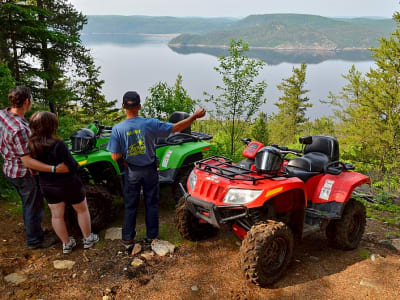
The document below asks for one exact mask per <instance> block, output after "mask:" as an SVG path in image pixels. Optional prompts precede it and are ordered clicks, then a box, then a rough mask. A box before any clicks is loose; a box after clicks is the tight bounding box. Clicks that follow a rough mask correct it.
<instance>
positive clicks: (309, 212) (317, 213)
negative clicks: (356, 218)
mask: <svg viewBox="0 0 400 300" xmlns="http://www.w3.org/2000/svg"><path fill="white" fill-rule="evenodd" d="M306 216H307V217H310V218H318V219H340V216H338V215H337V214H336V213H334V212H327V211H324V210H318V209H314V208H306Z"/></svg>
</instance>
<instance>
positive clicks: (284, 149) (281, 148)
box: [271, 144, 303, 156]
mask: <svg viewBox="0 0 400 300" xmlns="http://www.w3.org/2000/svg"><path fill="white" fill-rule="evenodd" d="M271 146H272V147H274V148H277V149H278V150H279V151H280V152H281V154H285V155H286V154H294V155H297V156H300V155H301V154H302V153H303V151H302V150H297V149H289V148H288V147H286V146H278V145H276V144H272V145H271Z"/></svg>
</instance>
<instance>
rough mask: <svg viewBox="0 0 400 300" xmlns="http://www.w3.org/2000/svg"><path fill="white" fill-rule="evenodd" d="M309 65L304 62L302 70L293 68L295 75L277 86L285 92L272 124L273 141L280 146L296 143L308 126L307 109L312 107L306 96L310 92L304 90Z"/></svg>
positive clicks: (278, 104) (278, 103)
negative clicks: (306, 125)
mask: <svg viewBox="0 0 400 300" xmlns="http://www.w3.org/2000/svg"><path fill="white" fill-rule="evenodd" d="M306 68H307V65H306V64H305V63H304V62H303V63H301V66H300V68H295V67H293V75H292V76H291V77H289V78H285V79H283V81H282V83H281V84H279V85H278V86H277V88H278V90H280V91H282V92H283V96H281V97H279V99H278V102H276V103H275V105H276V106H277V107H278V109H279V111H278V113H277V114H275V115H273V117H272V122H271V128H272V130H271V134H272V140H273V141H274V142H276V143H279V144H288V143H295V142H296V140H297V135H298V134H299V133H300V132H301V131H302V130H303V127H302V126H303V125H304V124H306V122H307V121H308V118H307V117H306V111H307V108H309V107H311V106H312V104H311V103H309V101H310V99H309V98H308V97H305V96H304V95H305V94H306V93H308V92H309V90H306V89H304V86H305V83H306Z"/></svg>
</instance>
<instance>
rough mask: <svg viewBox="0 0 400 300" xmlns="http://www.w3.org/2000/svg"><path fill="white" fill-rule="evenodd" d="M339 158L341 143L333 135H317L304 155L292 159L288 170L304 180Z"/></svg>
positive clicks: (306, 147) (307, 146) (291, 174)
mask: <svg viewBox="0 0 400 300" xmlns="http://www.w3.org/2000/svg"><path fill="white" fill-rule="evenodd" d="M338 160H339V143H338V141H337V140H336V139H335V138H333V137H331V136H323V135H315V136H313V137H312V143H311V144H310V145H306V146H305V148H304V156H302V157H297V158H294V159H291V160H290V161H289V162H288V164H287V167H286V171H287V172H288V174H289V175H290V176H292V177H299V178H300V179H301V180H303V181H304V182H305V181H307V180H308V179H309V178H311V177H313V176H315V175H318V174H320V173H322V172H324V170H326V168H327V166H328V164H329V163H331V162H334V161H338Z"/></svg>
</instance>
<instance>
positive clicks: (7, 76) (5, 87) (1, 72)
mask: <svg viewBox="0 0 400 300" xmlns="http://www.w3.org/2000/svg"><path fill="white" fill-rule="evenodd" d="M14 85H15V82H14V78H13V77H12V75H11V71H10V69H9V68H8V67H7V64H2V65H0V109H2V108H5V107H8V106H9V102H8V92H9V90H10V88H12V87H13V86H14Z"/></svg>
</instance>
